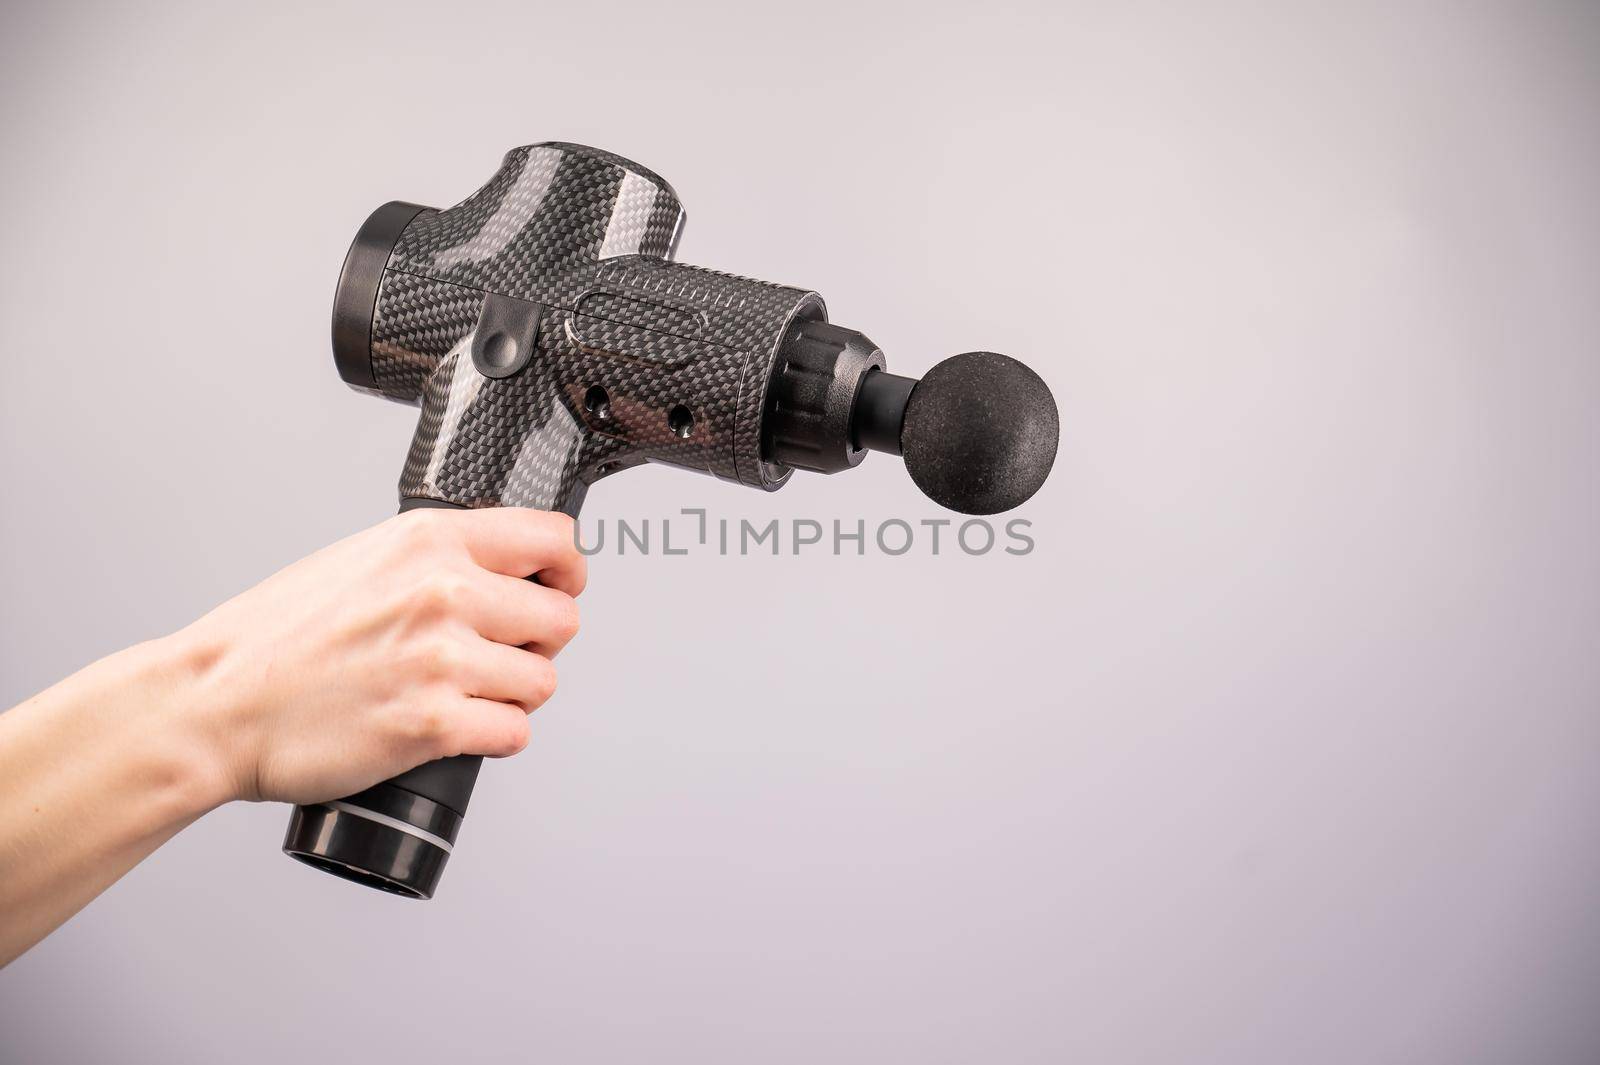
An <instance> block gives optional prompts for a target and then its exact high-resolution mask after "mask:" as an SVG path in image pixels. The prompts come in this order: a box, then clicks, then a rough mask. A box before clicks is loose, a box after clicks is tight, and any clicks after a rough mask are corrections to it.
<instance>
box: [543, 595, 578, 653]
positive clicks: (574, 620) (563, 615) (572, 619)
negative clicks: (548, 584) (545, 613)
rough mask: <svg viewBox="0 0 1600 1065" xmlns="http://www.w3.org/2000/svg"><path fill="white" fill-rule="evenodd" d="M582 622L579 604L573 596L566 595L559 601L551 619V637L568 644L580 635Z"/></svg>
mask: <svg viewBox="0 0 1600 1065" xmlns="http://www.w3.org/2000/svg"><path fill="white" fill-rule="evenodd" d="M582 620H583V619H582V617H581V615H580V612H579V610H578V604H577V602H576V601H575V600H574V599H573V598H572V597H571V596H565V595H564V596H562V597H561V598H560V600H558V605H557V606H556V609H555V612H554V616H552V617H551V619H550V635H551V636H552V637H553V638H554V639H556V640H558V641H560V642H561V643H566V642H568V641H569V640H571V639H572V638H573V637H574V636H576V635H578V629H579V627H580V626H581V624H582Z"/></svg>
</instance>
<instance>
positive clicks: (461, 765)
mask: <svg viewBox="0 0 1600 1065" xmlns="http://www.w3.org/2000/svg"><path fill="white" fill-rule="evenodd" d="M430 506H431V507H449V506H452V504H449V503H440V502H438V501H436V500H431V499H407V500H406V501H405V502H404V503H402V504H401V506H400V509H401V510H402V511H406V510H414V509H416V508H418V507H430ZM482 765H483V759H482V758H481V757H479V756H477V755H467V754H463V755H457V756H456V757H454V758H440V759H438V760H437V761H433V762H424V763H423V764H422V765H419V766H417V767H416V768H415V769H410V770H407V771H406V772H404V773H401V774H400V775H399V776H397V777H394V778H393V779H391V780H386V781H384V782H383V783H382V784H376V785H374V786H372V787H370V788H368V789H367V790H366V791H363V792H358V793H357V794H355V795H349V796H346V797H345V798H343V799H336V800H334V801H332V802H325V803H318V804H316V805H313V806H296V807H295V808H294V813H293V814H291V815H290V818H289V831H288V833H287V834H286V835H285V836H284V840H283V850H284V853H285V854H287V855H289V856H290V857H291V858H295V859H297V860H298V861H302V862H305V863H306V864H307V865H310V866H314V867H315V868H318V869H321V870H323V871H324V872H328V873H332V874H333V875H335V876H339V877H343V878H344V879H346V880H353V881H355V882H356V883H358V884H365V885H367V886H368V887H373V888H377V889H378V890H380V891H388V892H391V893H393V894H395V895H402V896H404V897H406V898H412V899H431V898H433V892H434V890H435V889H436V888H437V887H438V886H439V878H440V877H441V876H443V875H444V866H445V862H447V861H448V860H449V858H450V852H451V850H452V849H453V848H454V846H455V842H456V833H457V832H459V831H460V829H461V819H462V818H463V817H465V816H466V813H467V803H468V801H469V800H470V799H471V798H472V787H473V785H474V784H475V783H477V780H478V769H479V768H480V767H481V766H482Z"/></svg>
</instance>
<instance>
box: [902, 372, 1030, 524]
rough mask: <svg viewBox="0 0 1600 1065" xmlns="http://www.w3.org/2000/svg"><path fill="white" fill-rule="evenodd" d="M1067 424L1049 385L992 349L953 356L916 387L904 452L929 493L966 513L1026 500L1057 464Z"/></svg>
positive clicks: (913, 474) (996, 509)
mask: <svg viewBox="0 0 1600 1065" xmlns="http://www.w3.org/2000/svg"><path fill="white" fill-rule="evenodd" d="M1060 435H1061V418H1060V415H1059V414H1058V413H1057V411H1056V401H1055V397H1054V396H1052V395H1051V394H1050V386H1048V385H1046V384H1045V383H1044V380H1043V379H1042V378H1041V377H1040V376H1039V375H1038V374H1036V373H1034V372H1033V371H1032V370H1030V369H1028V368H1027V367H1026V366H1024V365H1023V364H1022V363H1020V362H1018V361H1017V360H1016V359H1013V358H1010V357H1008V356H1005V355H1000V354H998V353H996V352H993V351H969V352H967V353H965V354H964V355H952V356H951V357H950V358H948V359H945V360H944V361H943V362H941V363H939V364H938V365H937V366H935V367H934V368H933V369H931V370H929V371H928V372H927V373H926V374H925V375H924V376H923V378H922V380H920V381H918V382H917V385H916V387H915V388H914V389H912V391H911V398H910V399H909V400H907V402H906V414H905V423H904V425H903V426H902V427H901V430H900V446H901V448H902V449H903V452H904V454H905V461H906V471H907V472H908V473H910V474H911V479H912V480H913V481H915V482H916V484H917V487H918V488H920V489H922V491H923V493H924V494H926V495H927V496H928V498H929V499H932V500H933V501H934V502H935V503H938V504H939V505H940V506H943V507H948V508H949V509H951V510H954V511H959V512H960V513H962V514H998V513H1000V512H1001V511H1003V510H1010V509H1012V508H1013V507H1017V506H1020V505H1022V504H1023V503H1025V502H1027V500H1028V498H1029V497H1030V496H1032V495H1033V493H1035V492H1037V491H1038V490H1039V486H1040V485H1042V484H1044V480H1045V478H1046V477H1047V476H1049V474H1050V467H1051V465H1052V464H1053V463H1054V462H1055V458H1056V444H1057V442H1058V440H1059V439H1060Z"/></svg>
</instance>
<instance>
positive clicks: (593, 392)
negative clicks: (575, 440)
mask: <svg viewBox="0 0 1600 1065" xmlns="http://www.w3.org/2000/svg"><path fill="white" fill-rule="evenodd" d="M583 409H584V410H586V411H588V412H589V413H590V414H591V415H593V416H594V417H596V418H599V419H600V420H601V421H605V420H606V419H607V418H609V417H611V394H610V393H609V392H607V391H606V390H605V388H604V387H602V386H600V385H591V386H590V388H589V391H587V392H585V393H584V394H583Z"/></svg>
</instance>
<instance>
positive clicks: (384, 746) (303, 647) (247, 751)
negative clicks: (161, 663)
mask: <svg viewBox="0 0 1600 1065" xmlns="http://www.w3.org/2000/svg"><path fill="white" fill-rule="evenodd" d="M585 571H586V566H585V560H584V558H583V555H582V554H581V553H580V552H579V551H578V550H577V548H576V545H575V541H574V537H573V528H572V519H570V518H568V517H567V516H566V515H564V514H553V513H547V512H543V511H533V510H524V509H520V508H494V509H486V510H466V511H454V510H417V511H412V512H409V513H406V514H402V515H400V516H398V517H395V518H391V519H390V520H388V521H386V522H384V523H383V524H381V525H378V526H375V527H374V528H372V529H369V530H367V531H365V532H361V533H358V534H356V535H354V536H351V537H349V538H348V539H345V540H342V541H340V542H338V543H336V544H333V545H332V546H330V547H327V548H324V549H323V550H321V551H318V552H317V553H316V554H313V555H310V556H308V557H307V558H305V559H303V560H301V561H300V562H297V563H295V564H294V565H292V566H289V567H288V568H287V569H285V570H283V571H281V572H280V573H278V574H276V575H274V576H273V577H270V578H268V579H267V580H266V581H264V582H262V583H261V584H259V585H257V586H256V587H254V588H252V589H250V590H249V591H247V592H245V593H243V594H242V595H240V596H238V597H236V598H234V599H232V600H230V601H228V602H227V603H224V604H223V605H222V606H220V607H218V608H217V609H216V610H214V611H212V612H211V613H210V614H207V615H206V616H205V617H203V618H201V619H200V620H198V621H196V622H195V623H194V624H192V625H190V626H189V627H188V628H186V629H184V630H182V631H181V632H179V633H177V634H175V635H174V636H172V637H169V639H170V640H171V641H173V642H174V644H175V645H176V646H177V647H178V648H180V657H181V659H182V660H183V661H185V662H187V663H188V666H189V668H190V669H191V670H192V671H193V674H194V684H193V685H192V686H190V687H191V691H192V698H194V699H195V700H196V705H197V713H196V714H195V715H193V716H192V719H194V720H197V721H198V722H199V727H200V728H201V730H202V732H203V733H204V734H205V736H206V742H205V744H204V746H205V747H206V748H207V749H209V750H210V751H211V752H212V753H213V755H214V758H213V763H214V769H215V771H216V773H217V785H218V789H219V793H220V794H221V795H222V796H225V797H226V798H238V799H252V800H260V799H271V800H278V801H282V802H292V803H312V802H321V801H324V800H327V799H331V798H336V797H339V796H343V795H349V794H351V793H353V792H357V791H360V790H362V789H363V788H366V787H370V786H371V785H373V784H376V783H377V782H379V781H382V780H387V779H388V778H390V777H393V776H395V775H396V774H398V773H401V772H403V771H405V770H407V769H410V768H412V767H413V766H416V765H420V764H421V763H423V762H427V761H431V760H433V759H435V758H443V757H447V756H450V755H457V754H482V755H489V756H492V757H502V756H505V755H511V754H515V753H517V752H518V751H520V750H522V749H523V747H525V746H526V745H527V742H528V721H527V715H528V714H529V713H531V712H532V711H533V710H535V709H536V708H537V707H539V706H540V705H541V704H543V703H544V702H545V700H547V699H548V698H550V695H551V693H552V692H553V691H554V690H555V686H556V672H555V667H554V666H553V665H551V662H550V660H551V659H552V658H554V657H555V655H556V654H557V653H558V652H559V651H560V650H561V649H562V648H563V647H565V646H566V644H567V642H568V641H569V640H571V639H572V637H573V635H574V634H575V633H576V632H577V630H578V608H577V604H576V603H575V602H574V597H575V596H577V595H578V594H579V593H580V592H581V591H582V590H583V586H584V580H585ZM529 575H535V576H537V577H538V580H539V583H537V584H535V583H534V582H532V581H529V580H524V579H523V578H524V577H526V576H529Z"/></svg>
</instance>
